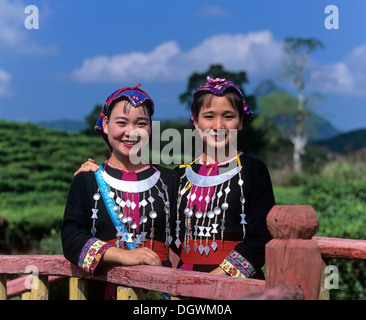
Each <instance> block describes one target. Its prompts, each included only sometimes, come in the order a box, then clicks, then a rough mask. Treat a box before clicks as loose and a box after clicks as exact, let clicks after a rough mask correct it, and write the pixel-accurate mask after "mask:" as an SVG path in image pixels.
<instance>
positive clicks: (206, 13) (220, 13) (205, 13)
mask: <svg viewBox="0 0 366 320" xmlns="http://www.w3.org/2000/svg"><path fill="white" fill-rule="evenodd" d="M197 15H198V16H201V17H215V18H216V17H228V16H229V13H228V12H227V11H226V10H225V9H224V8H222V7H220V6H208V5H203V6H202V7H201V8H200V10H199V11H198V12H197Z"/></svg>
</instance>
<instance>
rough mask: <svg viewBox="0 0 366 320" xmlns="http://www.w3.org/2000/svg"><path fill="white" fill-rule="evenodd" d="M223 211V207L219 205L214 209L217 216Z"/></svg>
mask: <svg viewBox="0 0 366 320" xmlns="http://www.w3.org/2000/svg"><path fill="white" fill-rule="evenodd" d="M220 213H221V209H220V208H219V207H216V208H215V209H214V214H216V215H217V216H218V215H219V214H220Z"/></svg>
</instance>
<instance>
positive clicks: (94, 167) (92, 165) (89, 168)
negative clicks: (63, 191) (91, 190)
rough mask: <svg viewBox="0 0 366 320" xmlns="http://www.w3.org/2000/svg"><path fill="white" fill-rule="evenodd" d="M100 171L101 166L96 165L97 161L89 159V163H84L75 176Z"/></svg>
mask: <svg viewBox="0 0 366 320" xmlns="http://www.w3.org/2000/svg"><path fill="white" fill-rule="evenodd" d="M98 169H99V166H98V165H97V164H96V163H95V160H94V159H91V158H89V159H88V161H86V162H84V163H83V164H82V165H81V167H80V168H79V170H78V171H76V172H75V173H74V176H76V175H77V174H78V173H80V172H89V171H98Z"/></svg>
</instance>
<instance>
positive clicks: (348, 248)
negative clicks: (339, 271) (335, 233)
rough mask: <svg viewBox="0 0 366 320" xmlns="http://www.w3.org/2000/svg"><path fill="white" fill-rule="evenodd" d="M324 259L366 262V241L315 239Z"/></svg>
mask: <svg viewBox="0 0 366 320" xmlns="http://www.w3.org/2000/svg"><path fill="white" fill-rule="evenodd" d="M312 239H313V240H314V241H316V242H317V244H318V246H319V248H320V252H321V254H322V256H323V257H324V258H336V259H348V260H365V259H366V240H359V239H342V238H329V237H313V238H312Z"/></svg>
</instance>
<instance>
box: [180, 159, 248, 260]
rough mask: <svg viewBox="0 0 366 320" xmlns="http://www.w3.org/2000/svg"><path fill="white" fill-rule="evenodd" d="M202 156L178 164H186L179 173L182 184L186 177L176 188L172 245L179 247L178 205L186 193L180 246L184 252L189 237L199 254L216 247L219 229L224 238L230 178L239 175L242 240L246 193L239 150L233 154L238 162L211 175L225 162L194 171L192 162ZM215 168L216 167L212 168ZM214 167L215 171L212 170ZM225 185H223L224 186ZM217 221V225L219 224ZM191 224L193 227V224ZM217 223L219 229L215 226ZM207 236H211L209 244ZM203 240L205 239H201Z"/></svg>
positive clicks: (207, 253)
mask: <svg viewBox="0 0 366 320" xmlns="http://www.w3.org/2000/svg"><path fill="white" fill-rule="evenodd" d="M201 157H202V156H200V157H198V158H197V159H196V160H194V161H193V162H192V163H191V164H189V165H183V166H180V167H181V168H182V167H185V173H184V175H183V176H182V177H181V185H182V180H183V179H184V177H186V178H187V182H186V183H185V185H184V186H183V187H182V188H181V189H180V190H179V195H178V202H177V220H176V228H175V232H176V238H177V239H176V241H175V245H176V247H177V248H179V247H180V245H181V244H182V243H181V240H180V237H179V236H180V231H181V222H182V221H181V220H180V218H179V208H180V206H181V201H182V197H184V196H186V198H187V205H186V207H185V208H184V209H183V214H184V229H185V230H184V237H183V239H184V240H183V249H184V250H186V252H187V254H188V253H189V251H190V249H191V241H193V249H194V251H195V252H197V250H198V251H199V252H200V254H201V255H202V254H203V253H205V254H206V256H208V255H209V253H210V251H211V250H213V251H216V250H217V247H218V245H217V243H216V236H217V234H218V233H220V238H221V241H223V240H224V231H225V230H226V227H225V222H226V211H227V209H228V208H229V203H228V202H227V198H228V194H229V193H230V191H231V189H230V185H231V183H232V182H231V179H232V178H233V177H234V176H236V175H239V178H238V185H239V187H240V192H241V196H240V199H239V201H240V203H241V208H242V213H241V214H240V217H241V221H240V224H241V225H242V226H243V240H244V238H245V224H247V222H246V221H245V213H244V204H245V197H244V193H243V184H244V180H243V177H242V175H243V172H242V166H241V162H240V158H239V153H237V154H236V161H237V166H236V167H234V168H233V169H231V170H228V171H227V172H225V173H222V174H217V175H211V176H210V174H211V173H213V174H214V173H217V167H218V165H223V164H225V163H221V164H216V165H213V166H212V165H211V166H209V169H208V171H207V174H206V176H205V175H200V174H197V173H196V172H194V171H193V169H192V165H193V163H195V162H196V161H197V160H198V159H200V158H201ZM203 166H208V164H203ZM215 168H216V170H215ZM214 170H215V172H214ZM224 185H226V186H225V188H224ZM193 216H194V217H195V218H196V219H195V224H194V225H193V226H192V218H193ZM219 225H220V226H219ZM192 227H193V228H192ZM219 227H220V231H219V230H218V228H219ZM209 238H211V239H212V242H211V245H210V246H211V248H210V246H209V245H208V243H209V241H208V240H209ZM204 240H206V241H204Z"/></svg>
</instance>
